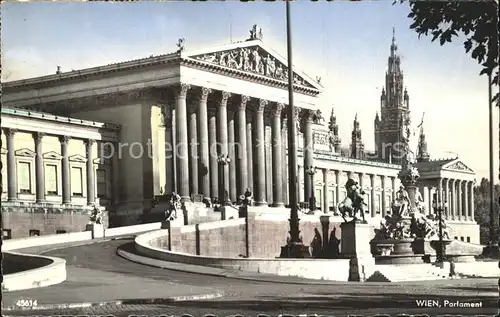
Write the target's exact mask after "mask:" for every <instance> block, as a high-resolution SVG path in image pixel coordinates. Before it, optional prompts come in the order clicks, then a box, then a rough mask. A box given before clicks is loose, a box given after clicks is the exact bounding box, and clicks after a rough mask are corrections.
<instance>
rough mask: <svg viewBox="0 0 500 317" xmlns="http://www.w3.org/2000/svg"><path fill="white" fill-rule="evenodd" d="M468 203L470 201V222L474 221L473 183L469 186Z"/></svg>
mask: <svg viewBox="0 0 500 317" xmlns="http://www.w3.org/2000/svg"><path fill="white" fill-rule="evenodd" d="M469 201H470V206H469V208H470V213H469V214H470V216H469V220H470V221H475V219H474V182H470V184H469Z"/></svg>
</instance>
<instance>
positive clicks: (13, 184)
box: [4, 129, 17, 201]
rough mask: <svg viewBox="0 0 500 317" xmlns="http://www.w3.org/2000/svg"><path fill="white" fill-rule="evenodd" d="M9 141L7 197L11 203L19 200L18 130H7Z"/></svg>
mask: <svg viewBox="0 0 500 317" xmlns="http://www.w3.org/2000/svg"><path fill="white" fill-rule="evenodd" d="M4 132H5V137H6V139H7V195H8V196H7V197H8V200H9V201H16V200H17V171H16V153H15V147H14V135H15V134H16V132H17V130H15V129H5V131H4Z"/></svg>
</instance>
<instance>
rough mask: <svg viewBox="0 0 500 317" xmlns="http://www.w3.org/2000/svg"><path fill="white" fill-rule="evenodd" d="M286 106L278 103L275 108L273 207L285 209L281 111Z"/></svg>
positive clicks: (273, 131) (273, 130)
mask: <svg viewBox="0 0 500 317" xmlns="http://www.w3.org/2000/svg"><path fill="white" fill-rule="evenodd" d="M283 108H284V105H283V104H282V103H277V104H276V105H274V107H273V121H272V135H273V139H272V140H273V142H272V146H273V149H272V150H273V156H272V158H273V206H274V207H283V206H284V203H283V179H282V177H283V169H282V164H283V162H282V161H281V159H282V153H281V150H282V144H281V142H282V140H281V111H282V110H283Z"/></svg>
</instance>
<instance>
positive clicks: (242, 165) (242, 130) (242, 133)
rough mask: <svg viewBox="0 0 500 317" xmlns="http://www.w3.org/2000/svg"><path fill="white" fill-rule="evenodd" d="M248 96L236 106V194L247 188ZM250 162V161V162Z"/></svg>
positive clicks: (242, 97) (243, 97)
mask: <svg viewBox="0 0 500 317" xmlns="http://www.w3.org/2000/svg"><path fill="white" fill-rule="evenodd" d="M248 100H250V97H248V96H241V102H240V104H239V106H238V143H239V146H238V148H237V151H236V155H237V158H238V159H237V161H238V194H239V195H241V194H242V193H244V192H245V191H246V189H247V187H248V166H247V114H246V109H247V102H248ZM250 162H251V161H250Z"/></svg>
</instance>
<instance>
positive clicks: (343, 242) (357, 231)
mask: <svg viewBox="0 0 500 317" xmlns="http://www.w3.org/2000/svg"><path fill="white" fill-rule="evenodd" d="M370 231H371V228H370V226H369V225H368V224H367V223H356V222H344V223H342V224H340V232H341V238H340V252H341V254H342V257H344V258H354V257H359V256H363V257H365V256H370V257H371V250H370V235H371V232H370Z"/></svg>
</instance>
